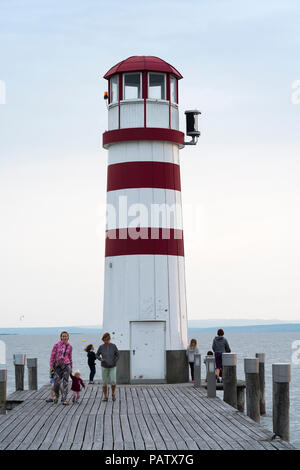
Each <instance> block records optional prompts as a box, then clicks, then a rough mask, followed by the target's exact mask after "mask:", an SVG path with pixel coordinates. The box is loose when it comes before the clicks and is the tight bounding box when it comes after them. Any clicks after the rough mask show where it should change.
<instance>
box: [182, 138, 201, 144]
mask: <svg viewBox="0 0 300 470" xmlns="http://www.w3.org/2000/svg"><path fill="white" fill-rule="evenodd" d="M197 142H198V137H195V136H193V137H192V140H190V141H189V142H184V145H197Z"/></svg>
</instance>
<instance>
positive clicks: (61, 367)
mask: <svg viewBox="0 0 300 470" xmlns="http://www.w3.org/2000/svg"><path fill="white" fill-rule="evenodd" d="M72 367H73V362H72V346H71V345H70V343H69V333H68V332H67V331H62V333H61V334H60V341H58V343H56V344H55V345H54V346H53V348H52V352H51V357H50V371H54V393H55V398H54V403H57V402H58V398H59V389H60V386H61V382H62V399H61V400H62V403H63V405H68V404H69V403H68V402H67V395H68V382H69V377H70V373H72Z"/></svg>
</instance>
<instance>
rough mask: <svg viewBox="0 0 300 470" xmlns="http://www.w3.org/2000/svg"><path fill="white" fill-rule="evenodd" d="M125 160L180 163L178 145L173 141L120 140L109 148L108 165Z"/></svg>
mask: <svg viewBox="0 0 300 470" xmlns="http://www.w3.org/2000/svg"><path fill="white" fill-rule="evenodd" d="M124 162H168V163H176V164H178V165H179V149H178V145H176V144H172V143H171V142H159V141H156V140H154V141H151V140H146V141H133V142H119V143H116V144H114V145H111V146H110V147H109V150H108V165H111V164H113V163H124Z"/></svg>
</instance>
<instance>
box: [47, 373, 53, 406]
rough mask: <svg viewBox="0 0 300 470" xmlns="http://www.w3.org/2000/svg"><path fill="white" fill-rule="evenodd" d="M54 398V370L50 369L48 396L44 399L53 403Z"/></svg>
mask: <svg viewBox="0 0 300 470" xmlns="http://www.w3.org/2000/svg"><path fill="white" fill-rule="evenodd" d="M53 398H54V371H53V370H52V371H50V398H48V399H47V400H46V402H47V403H53Z"/></svg>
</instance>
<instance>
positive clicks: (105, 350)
mask: <svg viewBox="0 0 300 470" xmlns="http://www.w3.org/2000/svg"><path fill="white" fill-rule="evenodd" d="M102 341H103V344H101V346H99V348H98V351H97V354H96V357H97V359H99V361H101V371H102V386H103V394H104V398H103V401H108V398H107V384H108V378H110V384H111V394H112V400H113V401H115V400H116V397H115V392H116V385H117V367H116V365H117V362H118V359H119V356H120V353H119V350H118V348H117V346H116V345H115V344H113V343H111V342H110V334H109V333H104V335H103V336H102Z"/></svg>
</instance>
